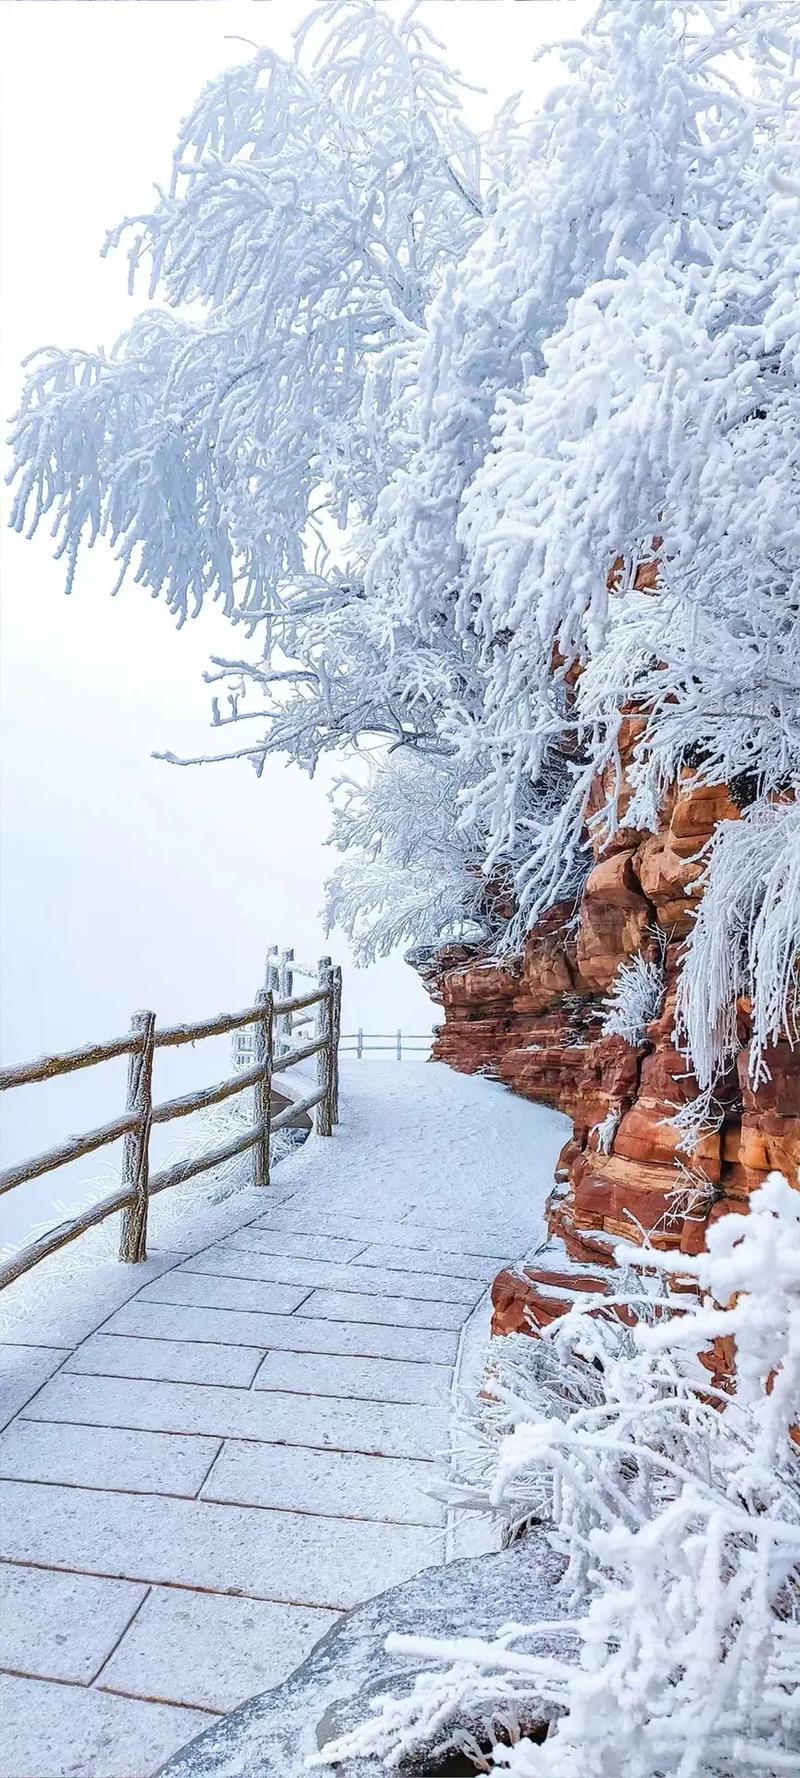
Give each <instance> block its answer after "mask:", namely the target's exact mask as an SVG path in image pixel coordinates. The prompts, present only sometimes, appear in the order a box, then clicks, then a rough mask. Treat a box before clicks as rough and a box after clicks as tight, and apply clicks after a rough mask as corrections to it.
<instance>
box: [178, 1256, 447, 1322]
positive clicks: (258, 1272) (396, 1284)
mask: <svg viewBox="0 0 800 1778" xmlns="http://www.w3.org/2000/svg"><path fill="white" fill-rule="evenodd" d="M187 1272H189V1273H191V1272H194V1273H197V1272H204V1273H212V1274H213V1275H214V1276H216V1277H218V1278H220V1277H230V1278H252V1279H256V1280H262V1279H263V1280H264V1281H265V1282H266V1283H268V1284H296V1285H298V1286H300V1285H305V1287H306V1290H320V1289H322V1290H357V1291H363V1292H364V1293H365V1294H367V1295H370V1296H385V1295H386V1294H387V1291H390V1292H391V1295H392V1296H407V1297H413V1298H414V1299H416V1301H418V1302H438V1303H466V1304H468V1306H469V1307H470V1308H471V1307H472V1305H473V1304H474V1303H476V1302H477V1300H478V1297H479V1296H480V1294H481V1286H480V1284H476V1283H472V1282H471V1281H470V1280H469V1279H468V1278H448V1277H446V1276H444V1275H439V1274H435V1273H426V1272H399V1271H393V1272H392V1275H391V1278H387V1276H386V1271H385V1270H381V1271H379V1270H378V1268H377V1266H372V1267H370V1266H362V1265H357V1264H352V1265H346V1266H341V1265H324V1264H323V1263H321V1262H319V1261H317V1260H302V1259H282V1258H280V1257H279V1256H277V1255H276V1256H272V1255H270V1254H266V1253H242V1252H241V1251H237V1249H235V1248H232V1247H228V1245H227V1243H225V1242H221V1243H220V1245H219V1246H218V1247H210V1248H208V1250H207V1252H205V1253H198V1254H196V1255H194V1257H193V1258H192V1259H187V1260H186V1261H185V1263H184V1264H183V1265H182V1266H181V1268H180V1272H179V1273H177V1272H173V1273H172V1278H173V1279H175V1278H177V1277H179V1276H184V1275H185V1274H186V1273H187Z"/></svg>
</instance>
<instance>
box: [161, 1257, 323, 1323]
mask: <svg viewBox="0 0 800 1778" xmlns="http://www.w3.org/2000/svg"><path fill="white" fill-rule="evenodd" d="M310 1288H311V1287H310V1286H309V1285H306V1286H305V1287H302V1286H298V1287H292V1286H290V1285H288V1284H264V1283H259V1282H258V1281H257V1280H256V1281H255V1282H253V1281H252V1280H250V1279H247V1278H214V1277H204V1276H203V1274H202V1273H200V1272H185V1271H184V1270H183V1268H180V1269H177V1268H176V1269H175V1271H172V1272H170V1273H168V1275H167V1277H166V1278H158V1279H157V1280H156V1282H155V1283H154V1284H148V1286H147V1288H146V1289H145V1290H142V1291H140V1292H139V1296H138V1299H137V1300H138V1301H140V1302H145V1303H197V1304H199V1305H200V1307H201V1308H204V1309H256V1310H257V1311H258V1312H259V1313H260V1314H266V1315H291V1313H292V1311H293V1310H294V1309H297V1308H299V1306H300V1304H301V1303H302V1302H303V1301H304V1299H305V1298H306V1297H307V1296H308V1294H309V1290H310Z"/></svg>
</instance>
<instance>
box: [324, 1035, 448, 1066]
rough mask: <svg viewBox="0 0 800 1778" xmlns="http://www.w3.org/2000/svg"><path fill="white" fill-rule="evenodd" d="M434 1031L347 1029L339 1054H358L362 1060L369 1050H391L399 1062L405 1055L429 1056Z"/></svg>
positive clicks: (340, 1043) (340, 1042)
mask: <svg viewBox="0 0 800 1778" xmlns="http://www.w3.org/2000/svg"><path fill="white" fill-rule="evenodd" d="M432 1043H433V1033H432V1032H431V1031H362V1029H361V1026H359V1028H358V1030H357V1031H346V1032H344V1034H343V1035H342V1037H341V1038H340V1040H339V1054H340V1055H350V1056H357V1057H358V1059H359V1061H361V1058H362V1056H363V1055H364V1054H365V1053H366V1051H367V1050H383V1051H384V1052H386V1051H391V1054H392V1055H393V1056H395V1058H396V1060H397V1061H398V1062H402V1060H403V1055H404V1054H405V1055H407V1056H429V1055H430V1051H431V1044H432Z"/></svg>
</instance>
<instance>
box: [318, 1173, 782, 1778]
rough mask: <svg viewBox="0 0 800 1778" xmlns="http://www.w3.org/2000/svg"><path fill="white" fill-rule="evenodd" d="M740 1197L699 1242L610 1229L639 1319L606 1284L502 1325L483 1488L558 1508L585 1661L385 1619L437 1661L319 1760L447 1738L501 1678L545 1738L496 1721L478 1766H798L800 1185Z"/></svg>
mask: <svg viewBox="0 0 800 1778" xmlns="http://www.w3.org/2000/svg"><path fill="white" fill-rule="evenodd" d="M751 1206H752V1208H751V1214H750V1215H749V1216H738V1215H730V1216H727V1217H724V1218H722V1219H720V1220H719V1221H718V1222H717V1223H716V1224H714V1225H713V1226H712V1228H711V1229H710V1231H709V1236H708V1252H707V1253H706V1254H703V1255H701V1256H700V1258H698V1259H690V1258H684V1257H683V1256H680V1255H675V1254H662V1255H660V1254H656V1253H653V1252H649V1253H645V1254H643V1253H642V1252H641V1251H640V1250H639V1249H637V1248H634V1249H631V1250H621V1252H620V1255H619V1257H620V1258H621V1259H623V1260H625V1261H626V1262H628V1264H629V1266H630V1268H631V1271H629V1272H628V1273H627V1274H626V1273H623V1274H622V1281H623V1285H624V1289H623V1292H622V1294H621V1298H618V1299H617V1300H618V1301H619V1302H620V1304H621V1307H622V1308H623V1309H624V1311H625V1312H626V1313H627V1312H628V1311H629V1310H630V1309H631V1308H633V1309H635V1311H636V1314H637V1316H638V1317H639V1320H638V1325H637V1326H636V1327H635V1328H631V1327H629V1326H627V1325H626V1324H625V1322H624V1321H623V1320H621V1319H619V1318H617V1316H616V1315H615V1313H614V1308H613V1305H611V1306H610V1305H609V1303H608V1301H607V1299H606V1300H605V1301H601V1300H600V1299H597V1300H596V1301H595V1302H593V1303H589V1304H586V1303H582V1304H581V1305H580V1307H578V1308H576V1309H575V1310H574V1311H572V1313H571V1314H570V1315H569V1316H568V1317H567V1318H566V1319H565V1320H563V1321H562V1322H560V1323H558V1324H556V1326H555V1328H554V1329H553V1330H551V1332H550V1334H549V1335H546V1336H544V1338H543V1339H542V1340H541V1341H539V1340H529V1341H523V1340H514V1341H509V1342H505V1341H502V1340H501V1341H498V1342H496V1345H497V1347H498V1354H499V1355H498V1377H497V1380H496V1382H495V1384H494V1385H493V1391H492V1392H493V1394H494V1397H495V1403H494V1407H493V1409H492V1410H491V1411H492V1413H493V1414H494V1417H495V1421H500V1422H502V1421H503V1420H504V1422H505V1432H504V1436H501V1437H500V1440H499V1445H498V1447H497V1449H496V1455H495V1459H494V1474H493V1479H492V1481H491V1485H490V1487H489V1490H488V1497H487V1504H489V1505H490V1506H492V1507H494V1508H495V1509H496V1510H501V1509H502V1508H503V1507H504V1506H509V1507H510V1508H511V1510H512V1512H513V1513H514V1515H515V1517H516V1518H518V1519H523V1518H525V1517H526V1516H528V1517H530V1516H534V1517H536V1518H538V1519H540V1520H549V1521H550V1523H551V1524H552V1527H553V1530H552V1538H553V1542H554V1545H555V1547H557V1548H559V1549H563V1550H564V1552H565V1553H566V1555H567V1557H568V1567H567V1571H566V1576H565V1579H564V1582H563V1583H562V1584H563V1586H564V1588H565V1589H566V1590H567V1592H568V1594H569V1595H570V1596H571V1599H572V1607H573V1609H572V1615H571V1617H570V1618H569V1620H568V1627H569V1629H570V1630H571V1631H572V1633H573V1635H574V1637H575V1639H576V1642H577V1647H578V1658H577V1661H576V1662H570V1661H569V1660H567V1659H561V1658H558V1657H557V1656H556V1657H554V1656H553V1654H552V1652H549V1653H548V1654H546V1655H545V1654H544V1653H542V1652H541V1646H540V1645H541V1639H542V1636H543V1634H544V1632H545V1629H546V1626H544V1625H543V1624H529V1625H520V1624H513V1625H510V1626H502V1625H498V1633H497V1636H496V1638H495V1640H494V1641H493V1642H490V1643H486V1642H481V1641H479V1640H477V1639H475V1640H472V1641H470V1640H469V1639H466V1640H462V1641H460V1642H459V1643H457V1644H454V1645H449V1644H447V1643H446V1642H443V1643H440V1642H437V1641H436V1640H435V1639H434V1638H431V1639H425V1638H424V1637H423V1638H417V1637H415V1638H413V1639H401V1638H397V1637H394V1638H392V1637H390V1638H389V1643H388V1646H389V1648H390V1649H391V1652H392V1653H395V1654H400V1653H402V1652H403V1651H407V1652H413V1653H414V1654H416V1655H419V1654H420V1653H422V1654H423V1655H424V1656H425V1657H426V1658H428V1659H429V1660H430V1662H431V1669H430V1671H429V1672H428V1673H427V1674H425V1675H423V1676H422V1677H421V1678H419V1679H417V1681H416V1683H415V1686H414V1689H413V1691H412V1692H411V1693H410V1695H409V1696H408V1697H407V1698H405V1699H404V1700H387V1701H385V1702H384V1703H383V1705H382V1708H381V1709H380V1711H379V1714H378V1715H377V1716H376V1717H375V1718H374V1719H373V1720H372V1721H369V1722H367V1723H366V1724H364V1725H363V1726H362V1727H361V1728H360V1729H358V1730H356V1731H355V1732H354V1733H353V1734H352V1735H351V1736H348V1737H346V1738H345V1739H344V1740H343V1741H341V1742H339V1743H338V1744H337V1745H334V1746H332V1747H329V1748H326V1752H325V1760H331V1761H335V1760H336V1759H337V1758H341V1757H342V1755H343V1754H344V1753H345V1752H350V1753H355V1752H362V1751H373V1752H376V1753H378V1754H379V1755H381V1756H382V1758H383V1759H384V1760H385V1762H386V1764H387V1765H389V1766H391V1767H393V1768H394V1767H396V1766H397V1765H398V1764H401V1763H402V1762H403V1760H405V1759H407V1758H409V1757H410V1756H412V1755H413V1752H414V1749H415V1747H418V1746H423V1745H425V1746H428V1745H429V1744H430V1741H431V1739H433V1741H434V1744H436V1743H437V1742H438V1744H439V1745H440V1746H441V1747H442V1748H445V1747H447V1746H448V1745H451V1744H452V1736H451V1735H450V1733H449V1725H451V1724H452V1723H453V1721H454V1719H455V1716H456V1711H457V1710H458V1711H459V1712H460V1713H461V1714H462V1717H463V1712H464V1709H465V1705H467V1706H468V1704H469V1701H470V1699H471V1700H472V1701H473V1703H474V1704H475V1705H477V1707H478V1711H479V1713H480V1714H481V1715H482V1716H483V1717H484V1718H485V1716H486V1714H487V1705H488V1707H489V1712H490V1710H491V1703H492V1700H493V1699H494V1700H495V1702H496V1707H497V1711H498V1713H500V1712H502V1715H503V1718H504V1720H505V1721H506V1722H511V1723H513V1721H514V1719H515V1717H516V1718H517V1719H519V1718H520V1717H522V1718H523V1720H524V1716H525V1706H526V1703H530V1701H531V1700H532V1699H533V1698H538V1699H540V1700H544V1701H545V1703H546V1704H547V1705H548V1707H549V1711H550V1715H551V1719H552V1720H551V1727H550V1732H549V1734H548V1736H547V1739H546V1740H545V1741H544V1743H543V1744H541V1745H536V1744H534V1743H533V1742H531V1741H527V1740H525V1739H521V1740H517V1741H516V1743H514V1740H513V1735H512V1745H511V1746H506V1745H501V1744H500V1743H499V1741H498V1743H497V1744H496V1745H495V1746H494V1747H493V1749H492V1750H491V1752H490V1753H489V1755H488V1756H487V1767H488V1766H489V1765H491V1766H492V1767H493V1768H500V1769H502V1770H510V1771H511V1772H512V1773H515V1774H516V1775H517V1778H620V1775H621V1774H623V1773H624V1774H625V1778H744V1775H746V1774H749V1773H752V1774H754V1775H755V1774H760V1775H761V1778H786V1774H788V1773H793V1772H796V1771H798V1769H800V1450H799V1449H798V1446H797V1445H796V1444H795V1443H794V1442H793V1439H792V1426H793V1424H794V1423H795V1422H796V1421H797V1418H798V1413H799V1412H800V1194H798V1193H797V1192H796V1191H794V1190H793V1189H792V1188H791V1187H790V1186H789V1185H788V1183H787V1181H786V1180H785V1179H783V1178H781V1177H780V1176H779V1175H776V1174H773V1175H772V1176H771V1177H770V1179H769V1180H768V1181H767V1182H766V1184H765V1185H763V1186H762V1187H760V1188H759V1190H758V1191H757V1192H755V1193H754V1194H753V1198H752V1200H751ZM643 1268H647V1269H648V1272H649V1276H648V1272H645V1271H643ZM675 1272H680V1273H682V1274H683V1276H684V1278H685V1279H686V1280H687V1281H688V1280H689V1279H694V1280H695V1282H696V1285H697V1288H698V1291H699V1292H700V1293H703V1297H702V1301H698V1302H697V1304H696V1306H694V1307H692V1306H691V1299H689V1298H687V1296H686V1295H685V1294H684V1293H683V1292H682V1293H681V1294H680V1296H679V1297H678V1298H677V1299H676V1300H675V1301H673V1299H672V1298H671V1295H670V1288H669V1283H668V1275H669V1274H670V1273H675ZM637 1273H638V1276H639V1284H638V1287H637V1286H636V1285H634V1284H632V1283H631V1280H632V1278H633V1277H634V1276H635V1275H636V1274H637ZM659 1277H660V1279H661V1284H660V1287H659V1286H658V1279H659ZM676 1307H679V1308H680V1310H681V1311H682V1313H680V1314H674V1313H672V1312H671V1311H674V1309H675V1308H676ZM720 1338H723V1339H725V1340H726V1341H733V1342H735V1351H736V1369H735V1382H734V1384H733V1385H732V1386H731V1389H730V1392H729V1391H728V1390H726V1389H720V1388H719V1387H718V1386H717V1385H716V1384H715V1383H714V1381H713V1378H712V1376H711V1374H710V1371H709V1369H708V1368H707V1364H704V1363H703V1362H702V1360H701V1357H700V1354H701V1353H703V1352H704V1351H706V1350H707V1348H708V1347H709V1345H710V1342H712V1341H715V1340H718V1339H720ZM506 1353H508V1356H506ZM509 1425H510V1428H511V1429H510V1430H509V1429H508V1428H509ZM475 1497H476V1489H475V1485H474V1484H473V1487H472V1490H471V1499H472V1501H473V1503H474V1501H475ZM559 1627H561V1628H563V1627H564V1624H563V1621H562V1620H559ZM456 1738H457V1737H456ZM320 1763H323V1761H322V1759H321V1761H320Z"/></svg>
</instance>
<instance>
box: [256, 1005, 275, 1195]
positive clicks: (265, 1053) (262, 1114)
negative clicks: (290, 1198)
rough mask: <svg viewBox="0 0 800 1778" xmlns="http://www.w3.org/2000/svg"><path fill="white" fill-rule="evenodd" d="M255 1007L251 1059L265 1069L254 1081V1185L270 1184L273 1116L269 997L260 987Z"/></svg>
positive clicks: (270, 1006) (270, 1010)
mask: <svg viewBox="0 0 800 1778" xmlns="http://www.w3.org/2000/svg"><path fill="white" fill-rule="evenodd" d="M256 1005H257V1006H260V1007H262V1008H263V1016H262V1017H261V1018H260V1019H259V1021H258V1024H257V1025H256V1027H255V1043H254V1060H255V1064H256V1067H257V1068H263V1069H264V1070H265V1073H264V1076H263V1079H262V1080H258V1081H256V1087H255V1110H256V1116H255V1121H256V1124H257V1126H258V1132H259V1134H258V1141H257V1142H256V1144H255V1146H254V1148H253V1184H254V1185H269V1139H270V1127H269V1126H270V1119H271V1116H272V1103H271V1102H272V1065H273V1041H272V1006H273V1001H272V994H271V992H270V991H269V989H267V988H260V989H259V992H258V993H257V995H256Z"/></svg>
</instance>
